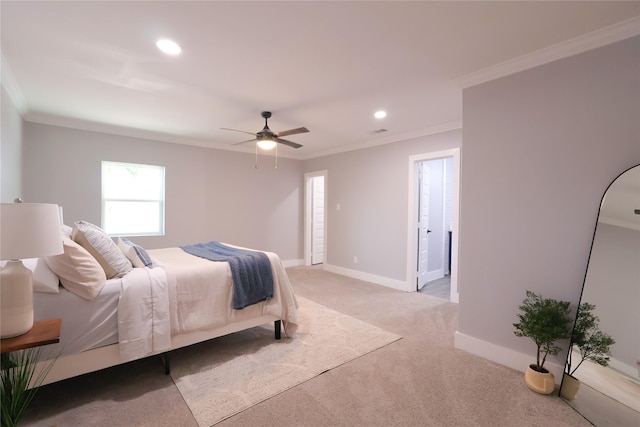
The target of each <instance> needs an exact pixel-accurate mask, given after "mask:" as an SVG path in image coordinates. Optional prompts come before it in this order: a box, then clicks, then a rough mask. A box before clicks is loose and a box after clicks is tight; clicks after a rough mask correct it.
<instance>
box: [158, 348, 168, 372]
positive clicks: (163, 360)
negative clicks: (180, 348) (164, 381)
mask: <svg viewBox="0 0 640 427" xmlns="http://www.w3.org/2000/svg"><path fill="white" fill-rule="evenodd" d="M160 359H161V360H162V363H163V364H164V374H165V375H169V374H170V373H171V363H170V360H169V352H168V351H167V352H165V353H162V354H161V355H160Z"/></svg>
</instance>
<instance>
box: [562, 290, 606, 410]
mask: <svg viewBox="0 0 640 427" xmlns="http://www.w3.org/2000/svg"><path fill="white" fill-rule="evenodd" d="M595 308H596V306H595V305H593V304H590V303H588V302H583V303H582V304H580V307H579V309H578V315H577V317H576V324H575V326H574V327H573V332H572V333H571V346H570V349H569V357H567V363H566V365H565V372H564V377H563V380H562V388H561V389H560V395H561V396H562V397H564V398H565V399H569V400H573V399H575V397H576V394H577V393H578V390H579V388H580V380H578V379H577V378H576V377H575V376H574V375H573V374H574V373H575V372H576V370H577V369H578V368H579V367H580V365H582V363H583V362H584V361H585V360H590V361H591V362H593V363H596V364H598V365H600V366H608V365H609V360H610V359H611V346H612V345H613V344H615V343H616V342H615V340H614V339H613V338H611V336H610V335H609V334H606V333H604V332H602V331H601V330H600V327H599V324H600V319H599V318H598V316H596V315H595V314H593V311H594V310H595ZM574 346H575V347H577V348H578V350H579V352H580V361H579V362H578V364H577V365H575V366H573V348H574Z"/></svg>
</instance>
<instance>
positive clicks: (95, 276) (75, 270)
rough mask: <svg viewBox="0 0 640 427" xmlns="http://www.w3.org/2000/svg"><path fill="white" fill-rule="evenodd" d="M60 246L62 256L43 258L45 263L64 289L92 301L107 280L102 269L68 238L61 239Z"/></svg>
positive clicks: (84, 250)
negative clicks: (62, 249)
mask: <svg viewBox="0 0 640 427" xmlns="http://www.w3.org/2000/svg"><path fill="white" fill-rule="evenodd" d="M62 246H63V248H64V253H63V254H62V255H54V256H49V257H45V258H44V260H45V262H46V263H47V265H48V266H49V267H50V268H51V270H53V271H54V272H55V273H56V274H57V275H58V276H59V277H60V282H61V283H62V286H64V287H65V289H67V290H69V291H70V292H73V293H74V294H76V295H78V296H79V297H82V298H84V299H88V300H92V299H94V298H95V297H96V295H98V294H99V293H100V291H101V290H102V288H103V286H104V284H105V282H106V280H107V276H106V275H105V273H104V269H103V268H102V266H101V265H100V264H99V263H98V261H97V260H96V259H95V258H94V257H92V256H91V254H90V253H89V251H87V250H86V249H85V248H83V247H82V246H80V245H79V244H78V243H76V242H74V241H73V240H71V239H70V238H68V237H63V238H62Z"/></svg>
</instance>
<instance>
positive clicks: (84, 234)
mask: <svg viewBox="0 0 640 427" xmlns="http://www.w3.org/2000/svg"><path fill="white" fill-rule="evenodd" d="M71 238H72V239H73V240H74V241H75V242H76V243H78V244H79V245H80V246H82V247H83V248H85V249H86V250H87V251H88V252H89V253H90V254H91V255H92V256H93V257H94V258H95V259H96V261H98V263H99V264H100V265H101V266H102V268H103V269H104V272H105V274H106V276H107V279H112V278H114V277H122V276H124V275H125V274H127V273H128V272H130V271H131V269H132V268H133V266H132V265H131V261H129V260H128V259H127V257H126V256H125V255H124V254H123V253H122V251H121V250H120V248H119V247H118V245H116V243H115V242H114V241H113V239H111V237H109V235H108V234H107V233H105V232H104V230H103V229H102V228H100V227H98V226H97V225H94V224H91V223H90V222H86V221H78V222H76V223H74V224H73V232H72V233H71Z"/></svg>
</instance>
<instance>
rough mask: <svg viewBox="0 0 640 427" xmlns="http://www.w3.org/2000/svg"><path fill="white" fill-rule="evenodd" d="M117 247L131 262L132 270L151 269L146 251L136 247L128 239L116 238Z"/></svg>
mask: <svg viewBox="0 0 640 427" xmlns="http://www.w3.org/2000/svg"><path fill="white" fill-rule="evenodd" d="M116 241H117V244H118V247H119V248H120V250H122V253H124V254H125V256H126V257H127V259H128V260H129V261H131V264H133V267H134V268H142V267H150V268H153V262H152V261H151V257H150V256H149V254H148V253H147V251H146V250H145V249H144V248H143V247H142V246H140V245H136V244H135V243H133V242H132V241H131V240H129V239H123V238H121V237H118V239H117V240H116Z"/></svg>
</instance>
